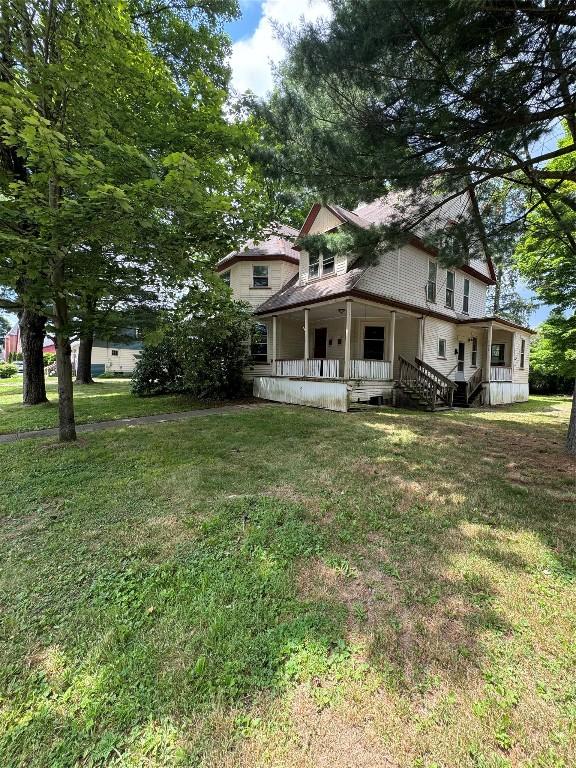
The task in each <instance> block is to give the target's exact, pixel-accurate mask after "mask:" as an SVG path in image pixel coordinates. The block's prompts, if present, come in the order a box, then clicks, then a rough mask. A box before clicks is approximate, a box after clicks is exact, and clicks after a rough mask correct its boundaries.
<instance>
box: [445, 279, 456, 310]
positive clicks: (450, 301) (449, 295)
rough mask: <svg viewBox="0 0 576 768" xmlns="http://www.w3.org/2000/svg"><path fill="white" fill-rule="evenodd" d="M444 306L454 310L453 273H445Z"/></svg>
mask: <svg viewBox="0 0 576 768" xmlns="http://www.w3.org/2000/svg"><path fill="white" fill-rule="evenodd" d="M446 306H447V307H450V308H451V309H454V272H446Z"/></svg>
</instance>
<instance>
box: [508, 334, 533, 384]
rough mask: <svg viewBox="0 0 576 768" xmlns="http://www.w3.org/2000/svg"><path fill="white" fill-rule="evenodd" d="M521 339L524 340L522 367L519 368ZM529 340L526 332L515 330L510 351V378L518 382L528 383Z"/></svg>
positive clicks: (529, 337)
mask: <svg viewBox="0 0 576 768" xmlns="http://www.w3.org/2000/svg"><path fill="white" fill-rule="evenodd" d="M522 340H524V341H525V350H524V368H520V353H521V345H522ZM530 340H531V336H530V335H529V334H527V333H522V332H521V331H517V332H516V333H515V334H514V342H513V353H512V380H513V381H514V382H517V383H519V384H527V383H528V372H529V370H530Z"/></svg>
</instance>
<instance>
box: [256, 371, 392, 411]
mask: <svg viewBox="0 0 576 768" xmlns="http://www.w3.org/2000/svg"><path fill="white" fill-rule="evenodd" d="M253 382H254V383H253V388H254V389H253V391H254V397H261V398H263V399H265V400H274V401H276V402H279V403H289V404H292V405H308V406H312V407H314V408H326V409H327V410H329V411H342V412H346V411H347V410H348V408H349V406H350V404H351V403H358V402H369V401H370V399H371V398H374V397H378V398H381V402H392V391H393V389H394V382H393V381H368V380H366V381H363V380H349V381H344V380H334V379H332V380H327V379H303V378H287V377H285V376H256V377H254V380H253Z"/></svg>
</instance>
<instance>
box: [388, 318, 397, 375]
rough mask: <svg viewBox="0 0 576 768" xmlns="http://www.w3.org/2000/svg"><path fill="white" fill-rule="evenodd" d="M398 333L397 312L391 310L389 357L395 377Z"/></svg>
mask: <svg viewBox="0 0 576 768" xmlns="http://www.w3.org/2000/svg"><path fill="white" fill-rule="evenodd" d="M395 335H396V312H395V311H394V310H392V312H390V339H389V341H388V359H389V360H390V367H391V371H390V374H391V375H392V378H394V337H395Z"/></svg>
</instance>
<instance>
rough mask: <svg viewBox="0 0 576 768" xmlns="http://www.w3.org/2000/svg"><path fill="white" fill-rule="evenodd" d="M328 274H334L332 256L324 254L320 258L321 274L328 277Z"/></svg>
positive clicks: (331, 254)
mask: <svg viewBox="0 0 576 768" xmlns="http://www.w3.org/2000/svg"><path fill="white" fill-rule="evenodd" d="M330 272H334V254H333V253H325V254H324V255H323V256H322V274H323V275H328V274H330Z"/></svg>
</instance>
